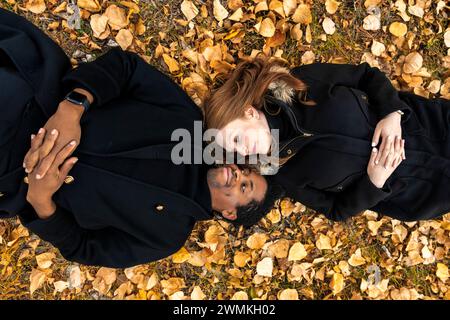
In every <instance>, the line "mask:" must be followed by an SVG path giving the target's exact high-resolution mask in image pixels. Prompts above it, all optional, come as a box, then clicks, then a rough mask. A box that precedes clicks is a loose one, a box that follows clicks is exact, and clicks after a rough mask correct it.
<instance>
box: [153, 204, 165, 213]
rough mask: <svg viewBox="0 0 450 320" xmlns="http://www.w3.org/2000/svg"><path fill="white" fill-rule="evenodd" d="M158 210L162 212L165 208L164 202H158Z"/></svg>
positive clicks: (156, 207)
mask: <svg viewBox="0 0 450 320" xmlns="http://www.w3.org/2000/svg"><path fill="white" fill-rule="evenodd" d="M155 209H156V211H159V212H162V211H163V210H164V206H163V205H162V204H158V205H156V206H155Z"/></svg>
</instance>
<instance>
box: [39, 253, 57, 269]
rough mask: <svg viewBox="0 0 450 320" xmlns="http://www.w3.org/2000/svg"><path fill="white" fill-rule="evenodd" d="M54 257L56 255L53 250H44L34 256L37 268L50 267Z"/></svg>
mask: <svg viewBox="0 0 450 320" xmlns="http://www.w3.org/2000/svg"><path fill="white" fill-rule="evenodd" d="M55 258H56V255H55V254H54V253H53V252H46V253H42V254H39V255H37V256H36V262H37V265H38V267H39V268H41V269H47V268H50V267H51V265H52V264H53V261H52V260H53V259H55Z"/></svg>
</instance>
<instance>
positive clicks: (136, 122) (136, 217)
mask: <svg viewBox="0 0 450 320" xmlns="http://www.w3.org/2000/svg"><path fill="white" fill-rule="evenodd" d="M0 53H1V60H0V61H1V63H0V67H2V66H5V65H10V66H13V67H14V68H16V70H17V71H18V72H19V74H20V75H21V76H22V77H23V78H24V79H25V80H26V81H27V83H28V85H29V86H30V88H32V91H31V92H32V96H30V97H29V98H30V99H29V100H30V102H29V103H27V104H26V105H25V106H24V105H15V104H14V102H15V101H16V100H14V99H13V100H11V101H7V102H8V103H6V102H5V101H1V102H0V103H1V104H2V108H5V107H8V108H9V109H11V108H17V110H20V112H21V113H23V115H22V116H23V120H22V123H21V124H20V129H19V131H20V132H18V133H17V134H16V135H14V136H13V137H0V139H2V138H4V139H7V138H8V141H1V140H0V146H7V145H10V147H11V143H13V144H14V146H13V147H12V148H10V149H7V150H16V149H17V148H18V147H17V146H18V145H23V147H20V148H21V150H22V154H19V155H17V157H16V158H11V159H12V160H11V161H10V162H9V169H8V172H4V173H2V172H0V192H1V195H2V196H1V197H0V213H2V215H3V216H4V217H5V216H8V215H11V214H16V213H17V214H18V215H19V217H20V219H21V222H22V223H23V224H24V225H25V226H26V227H28V228H29V229H30V230H32V231H33V232H34V233H36V234H37V235H39V236H40V237H41V238H42V239H44V240H47V241H49V242H51V243H52V244H53V245H54V246H55V247H57V248H58V249H59V250H60V252H61V254H62V255H63V256H64V257H65V258H67V259H68V260H74V261H77V262H80V263H83V264H91V265H103V266H109V267H128V266H132V265H136V264H140V263H145V262H149V261H154V260H158V259H161V258H164V257H166V256H169V255H170V254H172V253H174V252H176V251H177V250H178V249H179V248H180V247H181V246H183V244H184V242H185V241H186V239H187V237H188V236H189V234H190V232H191V230H192V228H193V226H194V224H195V222H196V221H198V220H205V219H210V218H211V212H210V210H208V209H210V207H209V208H207V207H208V205H209V206H210V203H208V204H207V205H201V204H199V203H198V202H196V201H194V199H193V198H192V197H188V196H185V195H183V194H181V193H177V192H174V191H173V190H176V189H177V187H178V185H179V184H180V183H182V182H183V181H182V180H183V177H179V180H175V179H173V181H164V183H161V184H163V185H165V186H167V185H168V184H169V186H170V188H162V187H160V185H161V184H156V185H152V184H149V183H145V182H143V181H140V180H138V179H133V178H130V177H126V176H123V175H120V174H116V173H114V172H110V171H107V170H102V169H101V168H99V167H96V166H93V165H91V164H92V162H95V158H96V157H97V158H98V159H100V158H101V159H103V160H104V159H108V158H120V159H134V160H135V159H144V160H155V159H160V160H163V161H167V163H169V164H168V165H167V166H168V167H169V169H168V170H170V166H174V165H173V164H172V162H171V160H170V154H171V149H172V147H173V145H174V144H176V142H171V134H172V131H173V130H174V129H177V128H184V129H186V130H188V131H189V133H190V134H191V135H193V133H194V121H195V120H200V121H201V120H202V114H201V111H200V110H199V109H198V107H197V106H196V105H195V104H194V103H193V101H192V100H191V99H190V98H189V97H188V96H187V94H186V93H185V92H184V91H183V90H182V89H181V88H180V87H179V86H178V85H176V84H175V83H174V82H173V81H172V80H171V79H170V78H169V77H167V76H165V75H164V74H162V73H161V72H159V71H158V70H157V69H155V68H153V67H151V66H150V65H148V64H146V63H145V62H144V61H143V60H142V59H140V58H139V57H138V56H137V55H135V54H132V53H126V52H123V51H121V50H111V51H110V52H108V53H107V54H105V55H104V56H102V57H100V58H98V59H97V60H96V61H94V62H92V63H89V64H85V65H81V66H80V67H79V68H77V69H75V70H74V71H70V72H68V73H67V71H68V70H70V64H69V61H68V58H67V57H66V56H65V54H64V53H63V51H62V50H61V49H60V48H59V47H58V46H57V45H56V44H55V43H53V42H52V41H51V40H50V39H49V38H48V37H47V36H46V35H45V34H43V33H42V32H41V31H40V30H38V29H37V28H36V27H34V26H33V25H32V24H31V23H29V22H28V21H26V20H25V19H23V18H21V17H19V16H16V15H14V14H12V13H9V12H6V11H4V10H1V9H0ZM66 73H67V74H66ZM65 74H66V75H65ZM64 75H65V76H64ZM61 79H62V80H61ZM1 86H2V90H9V91H11V92H15V89H17V88H14V87H8V83H2V84H1ZM74 87H84V88H86V89H88V90H89V91H91V92H92V93H93V94H94V96H95V103H94V104H93V105H92V106H91V109H90V110H88V111H87V112H85V114H84V115H83V117H82V122H81V125H82V137H81V144H80V145H79V146H78V148H77V150H76V152H75V153H74V155H75V156H78V158H79V161H78V162H77V164H76V165H75V167H74V168H73V169H72V170H71V172H70V175H72V176H73V177H74V178H75V181H74V182H73V183H72V184H68V185H66V184H65V185H63V186H62V187H61V189H60V190H58V192H57V193H56V194H55V195H54V197H53V199H54V201H55V203H56V204H57V211H56V213H55V214H54V215H53V216H51V217H50V218H49V219H45V220H41V219H39V218H38V217H37V216H36V214H35V212H34V210H33V208H32V207H31V206H30V205H29V204H28V203H27V202H26V201H25V196H26V190H27V185H26V184H25V183H23V181H22V180H23V177H24V176H25V172H24V170H23V168H22V162H21V161H22V160H23V156H24V155H25V152H26V150H27V149H28V148H29V134H30V133H35V132H36V130H37V129H38V128H39V127H40V126H42V125H44V124H45V122H46V120H47V119H48V117H49V116H51V115H52V114H53V113H54V112H55V111H56V108H57V105H58V103H59V102H60V101H61V100H62V98H63V96H64V93H65V92H67V91H68V90H71V89H73V88H74ZM16 94H17V95H20V94H21V92H16ZM15 110H16V109H15ZM5 114H8V113H3V116H0V120H1V121H2V123H9V122H8V121H9V120H10V119H5V118H4V117H6V116H5ZM2 117H3V118H2ZM19 119H20V118H19ZM19 123H20V122H19V121H18V122H17V125H19ZM14 124H15V123H13V124H12V129H14ZM200 133H201V132H200ZM17 137H21V138H20V139H18V138H17ZM7 150H6V149H0V152H3V154H2V155H6V154H8V155H9V156H10V154H9V153H8V151H7ZM11 152H12V151H11ZM87 157H89V159H91V160H90V164H87V162H86V161H84V160H83V159H84V158H86V159H87ZM92 159H94V160H92ZM148 169H149V170H151V169H152V168H148ZM196 172H197V171H196ZM198 172H199V171H198ZM190 177H192V175H190ZM202 178H203V180H202V181H199V180H201V179H202ZM190 183H192V186H193V187H195V188H197V184H202V191H204V192H206V194H205V195H204V197H206V198H207V199H208V201H210V195H209V191H208V189H207V187H206V186H205V185H206V179H205V176H202V177H200V176H198V177H197V179H195V178H194V179H192V182H190ZM170 184H173V186H172V185H170Z"/></svg>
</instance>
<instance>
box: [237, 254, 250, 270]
mask: <svg viewBox="0 0 450 320" xmlns="http://www.w3.org/2000/svg"><path fill="white" fill-rule="evenodd" d="M248 261H250V255H249V254H247V253H245V252H242V251H238V252H236V253H235V254H234V264H235V265H236V266H237V267H239V268H243V267H245V266H246V265H247V262H248Z"/></svg>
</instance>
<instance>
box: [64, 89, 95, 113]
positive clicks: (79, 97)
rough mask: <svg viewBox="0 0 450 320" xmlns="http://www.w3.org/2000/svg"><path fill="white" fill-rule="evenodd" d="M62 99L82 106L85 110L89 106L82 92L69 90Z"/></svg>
mask: <svg viewBox="0 0 450 320" xmlns="http://www.w3.org/2000/svg"><path fill="white" fill-rule="evenodd" d="M64 100H67V101H69V102H71V103H74V104H78V105H80V106H83V107H84V109H85V110H88V109H89V106H90V103H89V100H88V98H87V97H86V96H85V95H84V94H82V93H79V92H76V91H71V92H69V93H68V94H67V95H66V97H65V98H64Z"/></svg>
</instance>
